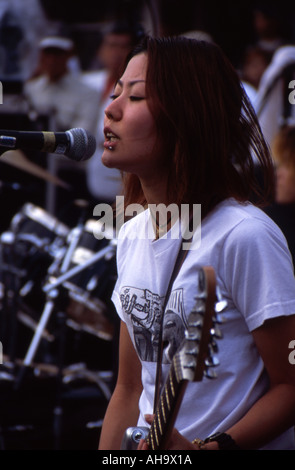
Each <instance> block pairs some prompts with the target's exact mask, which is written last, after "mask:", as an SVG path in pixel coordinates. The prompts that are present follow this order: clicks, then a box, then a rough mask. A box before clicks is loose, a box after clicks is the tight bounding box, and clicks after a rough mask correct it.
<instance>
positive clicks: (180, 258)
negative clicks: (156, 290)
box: [154, 239, 188, 413]
mask: <svg viewBox="0 0 295 470" xmlns="http://www.w3.org/2000/svg"><path fill="white" fill-rule="evenodd" d="M183 242H184V240H183V239H182V241H181V244H180V248H179V252H178V255H177V258H176V261H175V265H174V269H173V271H172V274H171V278H170V281H169V284H168V288H167V292H166V296H165V300H164V304H163V307H162V319H161V324H160V332H159V344H158V353H157V370H156V381H155V396H154V413H155V411H156V407H157V404H158V400H159V396H160V390H161V378H162V356H163V323H164V314H165V309H166V306H167V302H168V299H169V297H170V294H171V290H172V286H173V283H174V281H175V279H176V277H177V274H178V272H179V270H180V268H181V265H182V263H183V261H184V259H185V257H186V255H187V252H188V250H184V249H183Z"/></svg>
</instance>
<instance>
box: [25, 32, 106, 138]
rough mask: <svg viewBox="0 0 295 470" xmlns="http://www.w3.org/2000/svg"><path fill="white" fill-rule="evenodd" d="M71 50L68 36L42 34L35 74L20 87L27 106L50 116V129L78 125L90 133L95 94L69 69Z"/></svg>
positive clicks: (93, 126)
mask: <svg viewBox="0 0 295 470" xmlns="http://www.w3.org/2000/svg"><path fill="white" fill-rule="evenodd" d="M73 52H74V43H73V41H72V40H71V39H69V38H66V37H60V36H52V37H46V38H44V39H42V40H41V42H40V62H39V70H38V75H37V77H35V78H33V79H31V80H29V81H27V83H26V84H25V87H24V92H25V96H26V97H27V99H28V101H29V103H30V105H31V108H32V109H33V110H35V111H36V112H37V114H45V115H48V116H49V117H50V118H51V124H50V126H51V127H52V126H53V127H54V129H52V128H51V129H50V130H52V131H54V130H55V131H62V132H63V131H66V130H68V129H71V128H73V127H82V128H84V129H86V130H88V131H89V132H91V133H92V132H94V131H95V127H96V121H97V113H98V99H99V95H98V93H97V92H96V91H95V90H93V89H92V88H91V87H89V86H87V85H86V84H85V83H83V81H82V79H81V77H80V74H79V73H73V71H71V70H70V69H69V65H68V64H69V60H70V58H71V57H72V55H73Z"/></svg>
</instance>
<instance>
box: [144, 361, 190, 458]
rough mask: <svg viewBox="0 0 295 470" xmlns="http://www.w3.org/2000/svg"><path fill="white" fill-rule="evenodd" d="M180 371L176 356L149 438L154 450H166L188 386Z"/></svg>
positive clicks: (150, 445)
mask: <svg viewBox="0 0 295 470" xmlns="http://www.w3.org/2000/svg"><path fill="white" fill-rule="evenodd" d="M179 371H180V368H179V365H178V364H177V357H176V356H175V357H174V359H173V361H172V365H171V368H170V371H169V375H168V378H167V381H166V383H165V386H164V389H163V391H162V393H161V396H160V399H159V403H158V406H157V408H156V412H155V417H154V420H153V422H152V424H151V427H150V430H149V434H148V438H147V443H148V445H149V448H150V449H152V450H160V449H165V446H166V443H167V442H168V441H169V438H170V434H171V432H172V429H173V426H174V423H175V420H176V417H177V414H178V410H179V407H180V405H181V402H182V398H183V395H184V392H185V389H186V386H187V384H188V380H186V379H183V378H182V377H180V376H179Z"/></svg>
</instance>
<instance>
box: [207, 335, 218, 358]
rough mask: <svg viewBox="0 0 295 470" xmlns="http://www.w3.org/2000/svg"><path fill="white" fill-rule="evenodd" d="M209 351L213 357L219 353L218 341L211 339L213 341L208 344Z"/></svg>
mask: <svg viewBox="0 0 295 470" xmlns="http://www.w3.org/2000/svg"><path fill="white" fill-rule="evenodd" d="M208 349H209V354H210V355H211V356H214V354H217V353H218V345H217V343H216V341H215V340H214V339H213V338H211V340H210V342H209V344H208Z"/></svg>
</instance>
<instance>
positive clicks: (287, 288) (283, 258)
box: [220, 218, 295, 331]
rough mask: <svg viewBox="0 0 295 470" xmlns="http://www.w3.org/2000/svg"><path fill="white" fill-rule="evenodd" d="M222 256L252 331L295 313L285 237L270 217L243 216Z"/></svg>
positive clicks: (233, 293)
mask: <svg viewBox="0 0 295 470" xmlns="http://www.w3.org/2000/svg"><path fill="white" fill-rule="evenodd" d="M222 253H223V254H222V256H221V259H220V267H221V268H220V269H221V270H222V271H223V279H224V282H225V284H226V289H227V290H228V291H229V292H230V295H231V297H232V299H233V302H234V303H235V305H236V307H237V308H238V310H239V311H240V312H241V314H242V315H243V316H244V317H245V320H246V323H247V325H248V328H249V330H250V331H252V330H254V329H256V328H258V327H259V326H261V325H262V324H263V323H264V321H265V320H267V319H270V318H275V317H278V316H285V315H292V314H294V313H295V279H294V273H293V264H292V259H291V255H290V253H289V250H288V247H287V243H286V240H285V238H284V236H283V234H282V232H281V231H280V229H279V228H278V227H277V226H276V225H275V224H273V223H271V221H267V220H266V221H261V220H257V219H255V218H254V219H251V218H250V219H244V220H243V221H242V222H240V223H239V224H238V225H237V226H236V227H235V228H234V229H233V230H232V231H231V233H230V234H229V235H228V237H227V239H226V241H225V243H224V250H222Z"/></svg>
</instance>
